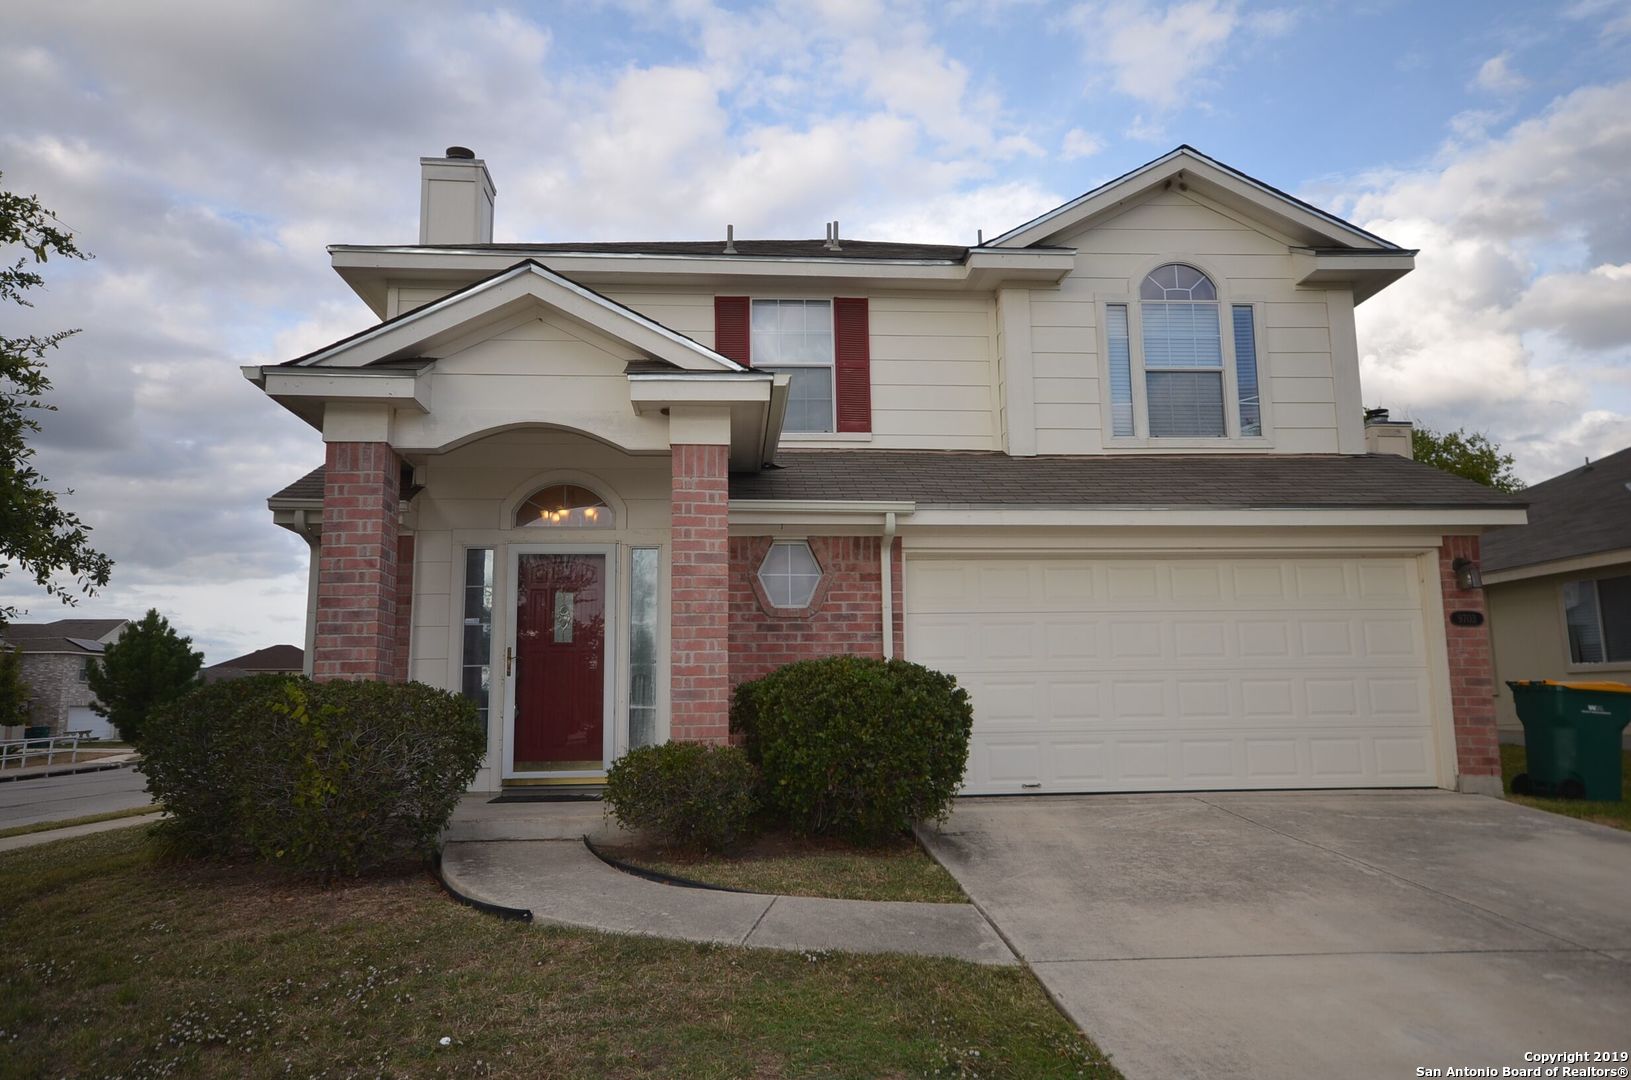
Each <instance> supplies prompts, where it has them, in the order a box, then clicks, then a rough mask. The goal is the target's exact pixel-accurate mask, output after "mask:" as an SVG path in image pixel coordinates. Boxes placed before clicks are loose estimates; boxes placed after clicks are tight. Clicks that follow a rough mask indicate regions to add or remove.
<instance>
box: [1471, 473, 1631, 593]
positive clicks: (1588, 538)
mask: <svg viewBox="0 0 1631 1080" xmlns="http://www.w3.org/2000/svg"><path fill="white" fill-rule="evenodd" d="M1627 485H1631V448H1627V449H1625V450H1621V451H1620V452H1619V453H1617V454H1610V455H1609V456H1608V457H1605V458H1603V459H1601V460H1599V461H1594V462H1592V463H1591V464H1590V465H1582V466H1581V467H1580V468H1578V469H1571V470H1570V471H1568V472H1566V473H1564V474H1563V475H1562V476H1554V477H1552V478H1551V479H1550V480H1547V481H1544V482H1543V483H1539V484H1536V485H1535V486H1534V487H1532V488H1527V489H1525V490H1524V492H1523V497H1524V498H1525V499H1527V500H1529V524H1527V525H1512V526H1508V527H1507V528H1504V529H1491V530H1490V531H1489V532H1488V533H1486V534H1485V535H1484V543H1483V557H1482V562H1483V567H1484V569H1485V570H1507V569H1510V568H1512V567H1516V566H1532V565H1534V564H1536V563H1546V562H1554V561H1556V560H1558V559H1572V558H1575V557H1577V556H1580V555H1594V554H1596V553H1597V552H1599V551H1618V550H1620V549H1622V548H1631V489H1628V487H1627Z"/></svg>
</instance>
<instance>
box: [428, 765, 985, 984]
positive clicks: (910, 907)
mask: <svg viewBox="0 0 1631 1080" xmlns="http://www.w3.org/2000/svg"><path fill="white" fill-rule="evenodd" d="M617 833H618V830H617V829H616V827H615V825H612V824H610V823H608V822H607V821H606V819H605V816H604V814H603V811H602V807H601V804H600V803H595V802H585V803H509V804H498V805H493V804H491V803H489V802H487V800H486V799H485V798H478V797H470V798H467V799H466V800H465V801H464V802H463V803H462V804H461V805H460V807H459V810H458V811H457V812H456V813H455V815H454V818H453V822H452V823H451V824H450V826H449V828H448V833H447V835H446V837H445V838H444V842H443V848H442V877H443V880H444V881H445V882H446V883H447V885H448V887H449V888H450V889H452V890H453V891H454V892H456V893H458V894H459V895H461V896H465V897H468V898H470V899H473V900H479V901H482V902H484V903H488V904H496V905H499V906H501V907H507V908H519V909H525V910H527V911H529V912H531V914H532V918H533V921H535V922H546V923H553V924H556V925H560V926H576V927H583V928H586V929H592V930H607V931H612V932H615V933H624V934H649V935H652V936H654V937H663V938H674V939H678V940H681V941H699V942H712V943H717V944H725V945H746V946H750V947H755V948H766V949H791V950H799V951H811V952H813V951H821V950H829V949H830V950H839V951H845V952H866V953H911V954H915V955H920V956H948V957H953V958H955V959H959V960H971V961H974V962H975V963H981V964H1013V963H1016V961H1015V959H1014V954H1013V953H1012V952H1011V951H1010V950H1009V949H1008V947H1007V946H1006V945H1005V944H1003V942H1002V939H1001V938H1000V937H998V936H997V933H996V932H995V931H994V930H993V929H992V928H991V924H990V923H988V922H987V921H986V920H985V918H984V916H982V915H981V914H980V912H979V911H978V910H977V909H976V908H975V907H974V906H973V905H972V904H918V903H902V902H894V901H889V902H885V901H868V900H829V899H822V898H816V897H806V896H772V895H767V894H762V893H734V892H724V891H720V890H714V889H693V888H687V887H684V886H677V885H664V884H659V883H657V882H654V881H647V880H645V879H643V878H639V877H635V876H634V875H632V874H626V873H624V872H622V871H620V870H617V869H614V868H613V867H611V866H608V865H607V864H606V863H604V862H602V861H601V860H600V859H599V858H598V857H597V856H596V855H595V854H594V853H593V852H591V851H590V850H589V848H588V847H587V846H586V845H585V843H584V840H585V838H589V839H599V840H606V839H608V838H611V837H614V836H616V835H617Z"/></svg>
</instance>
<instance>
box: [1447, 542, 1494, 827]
mask: <svg viewBox="0 0 1631 1080" xmlns="http://www.w3.org/2000/svg"><path fill="white" fill-rule="evenodd" d="M1457 559H1470V560H1471V561H1472V563H1473V565H1475V566H1476V565H1477V564H1478V537H1476V536H1446V537H1444V540H1443V543H1442V544H1441V545H1440V546H1439V549H1438V575H1439V587H1440V588H1441V589H1442V590H1443V592H1444V643H1445V646H1446V649H1447V651H1448V652H1449V658H1450V709H1451V715H1452V717H1453V718H1454V722H1455V766H1456V770H1455V771H1456V774H1457V775H1456V786H1457V787H1458V788H1460V789H1461V790H1463V791H1476V792H1479V793H1480V794H1487V795H1499V794H1500V793H1501V751H1500V748H1499V743H1498V741H1497V739H1496V730H1495V660H1494V657H1493V655H1492V654H1491V651H1490V642H1489V625H1488V624H1487V623H1485V624H1483V625H1480V626H1457V625H1455V624H1454V623H1452V622H1450V613H1451V612H1454V611H1476V612H1478V613H1479V614H1482V615H1486V617H1487V609H1486V607H1485V604H1484V593H1483V590H1482V589H1462V588H1460V587H1459V586H1458V585H1456V583H1455V562H1456V560H1457Z"/></svg>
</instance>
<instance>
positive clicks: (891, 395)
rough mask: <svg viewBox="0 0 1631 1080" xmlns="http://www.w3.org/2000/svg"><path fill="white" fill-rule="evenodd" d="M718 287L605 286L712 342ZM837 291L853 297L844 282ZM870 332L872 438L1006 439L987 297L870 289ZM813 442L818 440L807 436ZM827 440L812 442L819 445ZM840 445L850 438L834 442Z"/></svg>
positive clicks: (880, 443)
mask: <svg viewBox="0 0 1631 1080" xmlns="http://www.w3.org/2000/svg"><path fill="white" fill-rule="evenodd" d="M716 291H719V290H715V289H712V288H708V289H703V288H698V289H697V290H695V291H694V292H685V291H680V290H675V289H672V288H664V289H658V288H634V287H624V288H608V289H605V290H604V292H605V294H606V295H607V296H609V297H611V298H612V299H613V300H616V301H617V302H618V303H621V304H626V305H628V306H629V307H631V308H633V309H634V310H635V311H638V312H639V313H640V314H642V315H645V316H646V317H647V318H651V319H656V320H657V321H658V322H661V323H663V324H664V325H665V326H668V327H670V328H671V329H674V330H677V331H679V332H680V333H682V334H685V335H687V336H689V337H692V338H694V339H696V340H697V341H700V342H702V343H703V344H704V345H708V346H710V347H712V345H713V343H714V306H713V305H714V294H715V292H716ZM731 291H732V292H737V293H740V292H747V293H749V294H751V295H753V296H756V297H762V298H770V297H817V298H821V297H826V296H830V295H834V294H833V292H832V290H830V289H827V290H822V289H819V288H813V289H809V290H803V291H798V292H792V291H788V290H785V289H771V290H753V289H747V290H740V289H733V290H731ZM839 295H853V291H852V290H841V291H840V292H839ZM868 298H869V300H870V304H869V312H868V314H869V318H870V322H871V330H872V438H871V440H870V441H869V443H868V445H871V446H877V447H890V448H896V449H943V450H993V449H997V448H998V447H999V445H1000V444H999V442H998V440H999V438H1000V435H999V429H998V426H997V396H998V393H999V391H998V389H997V370H996V359H995V357H996V345H995V342H994V340H993V338H994V333H995V330H994V326H993V322H994V319H993V311H992V299H991V297H990V296H989V295H974V296H965V295H958V296H930V295H924V294H913V293H900V292H873V293H870V294H869V297H868ZM801 441H802V442H804V443H805V444H810V443H811V440H809V439H806V440H801ZM820 441H821V440H819V439H816V440H814V442H815V443H819V442H820ZM833 442H834V444H835V445H846V446H853V445H854V444H853V443H852V442H848V441H842V440H833Z"/></svg>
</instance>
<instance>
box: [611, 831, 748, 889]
mask: <svg viewBox="0 0 1631 1080" xmlns="http://www.w3.org/2000/svg"><path fill="white" fill-rule="evenodd" d="M583 846H584V847H586V848H588V849H589V854H591V855H593V856H594V857H595V858H597V859H599V860H600V861H601V862H603V863H605V864H606V865H607V866H609V867H611V868H612V869H613V870H621V871H622V872H623V873H625V874H630V875H633V876H634V877H637V878H644V879H645V880H647V881H655V882H656V883H657V884H659V885H673V886H675V887H676V888H681V889H707V890H708V891H709V892H729V893H741V894H743V895H744V896H770V895H776V894H772V893H757V892H754V891H753V890H752V889H733V888H731V887H730V886H729V885H712V884H709V883H708V882H706V881H692V880H691V879H690V878H683V877H677V876H676V875H674V874H668V873H664V872H663V871H661V870H649V869H647V868H646V867H644V866H636V865H635V864H634V863H631V862H624V861H623V860H622V859H619V858H617V857H616V856H613V855H608V854H606V853H605V852H604V851H602V850H600V849H599V848H597V847H596V846H595V845H594V843H593V842H592V841H591V840H590V839H589V838H588V837H587V836H585V837H584V838H583Z"/></svg>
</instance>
